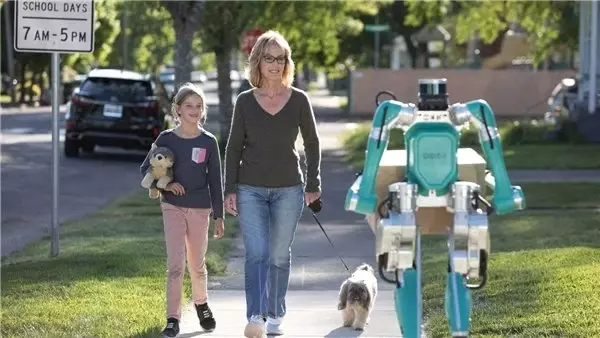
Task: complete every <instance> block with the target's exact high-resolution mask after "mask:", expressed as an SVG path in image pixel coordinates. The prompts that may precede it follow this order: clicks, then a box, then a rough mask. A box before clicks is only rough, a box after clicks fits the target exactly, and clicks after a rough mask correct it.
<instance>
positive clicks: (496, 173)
mask: <svg viewBox="0 0 600 338" xmlns="http://www.w3.org/2000/svg"><path fill="white" fill-rule="evenodd" d="M449 111H450V113H451V116H452V118H453V120H454V123H455V124H456V125H462V124H464V123H465V122H471V123H473V124H474V125H475V126H476V127H477V129H478V130H479V141H480V143H481V147H482V149H483V152H484V155H485V158H486V161H487V162H488V165H489V167H490V169H491V175H490V174H489V173H488V175H486V182H487V184H488V185H490V187H491V188H492V189H493V190H494V197H493V206H494V209H495V212H496V214H498V215H504V214H509V213H512V212H515V211H517V210H523V209H524V208H525V196H524V194H523V191H522V190H521V187H519V186H512V185H511V182H510V178H509V176H508V173H507V171H506V166H505V164H504V157H503V151H502V144H501V142H500V134H499V133H498V128H497V125H496V119H495V118H494V112H493V111H492V108H491V107H490V105H489V104H488V103H487V102H486V101H485V100H474V101H469V102H467V103H457V104H454V105H452V106H451V107H450V109H449Z"/></svg>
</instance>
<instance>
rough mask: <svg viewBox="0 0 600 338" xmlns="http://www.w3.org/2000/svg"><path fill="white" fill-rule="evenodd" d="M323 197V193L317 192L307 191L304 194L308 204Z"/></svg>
mask: <svg viewBox="0 0 600 338" xmlns="http://www.w3.org/2000/svg"><path fill="white" fill-rule="evenodd" d="M320 197H321V193H320V192H318V191H316V192H307V193H305V194H304V200H305V201H306V205H310V204H311V203H312V202H314V201H316V200H318V199H319V198H320Z"/></svg>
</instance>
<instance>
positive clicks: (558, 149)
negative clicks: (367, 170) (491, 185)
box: [341, 123, 600, 170]
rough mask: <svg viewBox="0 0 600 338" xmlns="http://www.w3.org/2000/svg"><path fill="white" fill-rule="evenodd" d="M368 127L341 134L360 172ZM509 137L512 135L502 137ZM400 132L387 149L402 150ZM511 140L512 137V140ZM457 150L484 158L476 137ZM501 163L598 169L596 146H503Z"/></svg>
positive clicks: (470, 136)
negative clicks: (477, 153)
mask: <svg viewBox="0 0 600 338" xmlns="http://www.w3.org/2000/svg"><path fill="white" fill-rule="evenodd" d="M370 129H371V127H370V125H369V124H367V123H363V124H361V125H359V126H358V127H357V128H356V129H353V130H350V131H347V132H345V133H344V134H342V135H341V141H342V145H343V147H344V149H345V150H346V160H347V161H348V163H349V164H350V166H351V167H353V168H354V169H356V170H360V169H362V166H363V164H364V158H365V149H366V145H367V140H368V133H369V131H370ZM505 135H506V137H509V136H510V137H513V136H512V135H514V134H508V133H507V134H505ZM402 137H403V136H402V132H401V131H400V130H399V129H396V130H393V131H392V133H391V137H390V143H389V146H388V149H403V148H404V145H403V143H404V142H403V139H402ZM513 138H514V137H513ZM461 144H462V145H461V147H471V148H473V149H474V150H476V151H477V152H479V154H480V155H481V156H482V157H483V158H484V159H485V155H484V154H483V152H482V151H481V149H480V147H479V146H478V144H479V141H478V140H477V135H476V134H473V133H472V132H469V133H466V134H465V136H464V137H463V139H462V140H461ZM502 148H503V152H504V161H505V163H506V167H507V168H508V169H598V168H600V145H598V144H556V143H545V144H539V145H538V144H522V145H513V144H509V145H507V144H504V141H503V145H502Z"/></svg>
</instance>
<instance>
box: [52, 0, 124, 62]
mask: <svg viewBox="0 0 600 338" xmlns="http://www.w3.org/2000/svg"><path fill="white" fill-rule="evenodd" d="M94 6H95V12H94V19H95V23H94V34H95V36H94V52H93V53H73V54H65V55H63V59H62V62H63V64H64V65H65V66H68V67H71V68H73V69H75V70H77V71H79V72H86V71H88V70H89V69H90V68H93V67H95V66H107V65H108V64H109V56H110V54H111V53H112V52H113V50H114V49H115V47H114V43H115V39H116V38H117V36H118V35H119V32H120V31H121V25H120V23H119V3H118V2H115V1H110V0H95V1H94Z"/></svg>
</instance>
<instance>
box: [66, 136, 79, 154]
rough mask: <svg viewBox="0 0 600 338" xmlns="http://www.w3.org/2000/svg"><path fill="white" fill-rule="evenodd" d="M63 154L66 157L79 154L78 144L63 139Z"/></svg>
mask: <svg viewBox="0 0 600 338" xmlns="http://www.w3.org/2000/svg"><path fill="white" fill-rule="evenodd" d="M65 156H66V157H77V156H79V144H78V142H77V141H75V140H69V139H65Z"/></svg>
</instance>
